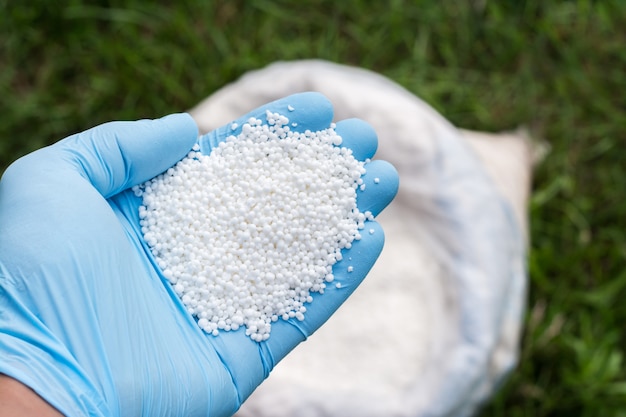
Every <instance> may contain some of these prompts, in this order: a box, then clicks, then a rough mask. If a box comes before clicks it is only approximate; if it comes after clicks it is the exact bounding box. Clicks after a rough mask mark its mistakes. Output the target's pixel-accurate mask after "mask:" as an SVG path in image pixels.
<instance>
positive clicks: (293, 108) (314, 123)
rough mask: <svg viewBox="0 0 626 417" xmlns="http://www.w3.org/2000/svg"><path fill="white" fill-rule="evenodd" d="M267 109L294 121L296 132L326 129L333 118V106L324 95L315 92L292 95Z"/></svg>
mask: <svg viewBox="0 0 626 417" xmlns="http://www.w3.org/2000/svg"><path fill="white" fill-rule="evenodd" d="M269 107H270V110H271V111H274V112H277V113H281V114H284V115H285V116H287V117H288V118H289V119H290V120H291V121H295V122H296V123H297V125H296V126H295V127H296V129H295V130H298V131H301V130H302V129H310V130H313V131H316V130H321V129H326V128H327V127H328V126H329V125H330V123H331V122H332V120H333V116H334V109H333V104H332V103H331V102H330V100H329V99H328V98H327V97H326V96H325V95H324V94H322V93H319V92H316V91H307V92H303V93H296V94H292V95H290V96H287V97H285V98H282V99H280V100H277V101H275V102H273V103H271V104H270V105H269Z"/></svg>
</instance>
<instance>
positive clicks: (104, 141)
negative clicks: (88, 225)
mask: <svg viewBox="0 0 626 417" xmlns="http://www.w3.org/2000/svg"><path fill="white" fill-rule="evenodd" d="M197 138H198V127H197V125H196V123H195V122H194V120H193V119H192V118H191V116H190V115H189V114H186V113H181V114H172V115H169V116H166V117H163V118H161V119H156V120H139V121H133V122H109V123H105V124H102V125H99V126H96V127H94V128H92V129H89V130H86V131H84V132H81V133H78V134H75V135H72V136H70V137H68V138H66V139H64V140H62V141H60V142H58V143H57V144H55V145H53V146H52V147H51V150H52V149H54V151H55V152H59V153H61V154H62V155H63V158H62V159H63V160H64V161H65V162H69V163H71V164H73V165H74V168H75V169H76V170H78V173H79V174H80V175H82V176H84V177H86V178H87V179H88V180H89V182H90V183H91V184H92V185H93V186H94V187H95V188H96V190H98V191H99V192H100V194H102V195H103V196H104V197H105V198H108V197H110V196H112V195H115V194H117V193H119V192H120V191H122V190H124V189H126V188H129V187H132V186H134V185H137V184H140V183H142V182H144V181H147V180H149V179H150V178H152V177H154V176H156V175H158V174H160V173H161V172H163V171H165V170H166V169H167V168H169V167H171V166H172V165H174V164H175V163H176V162H178V161H179V160H180V159H181V158H183V157H184V156H185V154H186V153H187V152H189V150H190V149H191V147H192V146H193V145H194V144H195V143H196V140H197ZM51 159H52V160H54V158H50V159H48V161H50V160H51Z"/></svg>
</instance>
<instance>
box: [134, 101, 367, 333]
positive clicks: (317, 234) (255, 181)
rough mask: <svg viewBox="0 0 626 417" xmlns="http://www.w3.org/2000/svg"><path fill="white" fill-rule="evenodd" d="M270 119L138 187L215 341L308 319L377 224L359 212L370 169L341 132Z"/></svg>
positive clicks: (160, 248) (165, 258) (174, 279)
mask: <svg viewBox="0 0 626 417" xmlns="http://www.w3.org/2000/svg"><path fill="white" fill-rule="evenodd" d="M266 119H267V124H264V123H263V122H262V121H261V120H259V119H255V118H251V119H249V120H248V122H247V123H246V124H244V125H243V126H242V130H241V133H240V134H239V135H237V136H230V137H228V138H227V139H226V140H225V141H224V142H222V143H220V144H219V146H217V147H216V148H214V149H213V150H212V152H211V153H210V154H209V155H203V154H201V153H200V152H198V150H199V147H198V146H196V147H195V148H194V149H193V150H192V151H191V152H190V153H189V154H188V155H187V157H185V158H184V159H183V160H181V161H180V162H179V163H178V164H176V165H175V166H174V167H172V168H170V169H169V170H167V172H165V173H163V174H161V175H160V176H158V177H156V178H154V179H152V180H150V181H148V182H146V183H144V184H142V185H141V186H137V187H135V188H134V191H135V193H136V195H138V196H141V197H143V206H141V207H140V209H139V217H140V219H141V220H140V224H141V227H142V233H143V235H144V239H145V241H146V243H147V244H148V246H149V247H150V249H151V251H152V254H153V255H154V257H155V259H156V261H157V264H158V266H159V268H160V269H161V271H163V274H164V276H165V277H166V278H167V279H168V280H169V281H170V283H171V284H172V286H173V288H174V291H175V292H176V294H178V296H179V297H180V298H181V300H182V302H183V304H184V305H185V306H186V308H187V310H188V311H189V312H190V313H191V314H193V315H194V316H195V317H196V318H197V319H198V325H199V326H200V327H201V328H202V329H203V330H204V331H205V332H207V333H212V334H213V335H217V334H218V332H219V330H225V331H229V330H237V329H239V328H240V327H242V326H245V328H246V334H247V335H249V336H250V337H251V338H252V339H253V340H255V341H262V340H267V339H268V338H269V335H270V329H271V323H272V322H275V321H277V320H278V319H283V320H288V319H290V318H295V319H297V320H303V319H304V314H305V312H306V304H307V303H310V302H312V296H311V293H315V292H318V293H323V292H324V289H325V288H326V283H329V282H332V281H333V280H334V276H333V274H332V266H333V265H334V264H335V263H336V262H337V261H339V260H341V250H342V249H344V248H350V247H351V244H352V242H353V240H355V239H356V240H358V239H360V238H361V235H360V230H361V229H363V228H364V226H365V221H366V220H370V219H371V218H372V216H371V213H369V212H365V213H361V212H360V211H359V210H358V208H357V206H356V192H357V189H358V188H359V187H361V186H362V179H361V176H362V175H363V174H364V173H365V168H364V163H363V162H360V161H357V160H356V159H355V158H354V157H353V156H352V151H351V150H350V149H348V148H345V147H340V146H338V145H340V144H341V137H340V136H339V135H337V133H336V132H335V130H334V125H333V126H331V127H330V128H328V129H325V130H321V131H318V132H311V131H309V130H307V131H305V132H304V133H297V132H293V131H291V130H290V128H289V119H288V118H287V117H285V116H284V115H280V114H277V113H270V112H267V114H266ZM231 128H233V129H236V128H237V126H236V125H235V124H233V125H232V126H231Z"/></svg>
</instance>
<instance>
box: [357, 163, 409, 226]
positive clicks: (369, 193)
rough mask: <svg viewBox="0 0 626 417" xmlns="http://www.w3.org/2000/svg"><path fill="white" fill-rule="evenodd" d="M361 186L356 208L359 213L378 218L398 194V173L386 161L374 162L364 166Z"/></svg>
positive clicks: (358, 190)
mask: <svg viewBox="0 0 626 417" xmlns="http://www.w3.org/2000/svg"><path fill="white" fill-rule="evenodd" d="M365 169H366V172H365V174H363V176H362V177H361V179H362V180H363V184H361V186H360V188H358V189H357V197H356V202H357V207H358V208H359V211H360V212H361V213H365V212H366V211H369V212H371V213H372V214H373V215H374V216H378V215H379V214H380V212H381V211H383V210H384V208H385V207H387V206H388V205H389V203H391V201H392V200H393V198H394V197H395V196H396V194H397V192H398V186H399V176H398V171H396V169H395V168H394V166H393V165H391V164H390V163H389V162H387V161H380V160H375V161H372V162H370V163H369V164H366V165H365Z"/></svg>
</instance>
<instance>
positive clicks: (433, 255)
mask: <svg viewBox="0 0 626 417" xmlns="http://www.w3.org/2000/svg"><path fill="white" fill-rule="evenodd" d="M302 91H318V92H321V93H323V94H324V95H326V96H327V97H328V98H329V99H330V100H331V101H332V103H333V104H334V106H335V120H336V121H338V120H342V119H346V118H350V117H358V118H361V119H363V120H365V121H367V122H369V123H370V124H371V125H372V126H373V127H374V128H375V129H376V131H377V133H378V135H379V149H378V152H377V155H376V157H377V158H380V159H385V160H387V161H389V162H391V163H392V164H393V165H394V166H395V167H396V168H397V169H398V172H399V174H400V189H399V192H398V196H397V198H396V199H395V200H394V202H393V203H392V204H391V205H390V206H389V207H388V208H387V209H386V210H385V211H384V212H383V213H382V214H381V215H380V216H379V217H378V221H379V222H380V223H381V224H382V226H383V228H384V230H385V236H386V243H385V248H384V250H383V253H382V255H381V257H380V258H379V260H378V262H377V264H376V265H375V266H374V268H373V269H372V271H371V273H370V274H369V276H368V277H367V278H366V279H365V281H364V283H363V284H362V285H361V286H360V287H359V288H358V289H357V290H356V292H355V293H354V295H353V296H352V297H351V298H350V299H349V300H348V301H347V302H346V303H345V304H344V305H343V306H342V307H341V308H340V309H339V311H338V312H337V313H336V314H335V315H334V316H333V317H332V318H331V319H330V320H329V321H328V322H327V323H326V324H325V325H324V326H323V327H322V328H321V329H320V330H319V331H318V332H317V333H315V334H314V335H313V336H311V337H310V339H309V340H308V341H307V342H305V343H303V344H302V345H300V346H299V347H298V348H296V350H295V351H294V352H292V353H291V354H290V355H288V356H287V358H285V359H284V360H283V361H282V362H281V363H279V364H278V365H277V367H276V368H275V370H274V371H273V372H272V374H271V375H270V377H269V378H268V380H267V381H265V382H264V383H263V384H262V385H261V387H259V388H258V389H257V391H255V392H254V393H253V394H252V396H251V397H250V398H249V399H248V401H247V402H246V403H244V405H243V407H242V409H241V410H240V411H239V413H238V416H241V417H248V416H255V417H266V416H267V417H270V416H271V417H283V416H284V417H287V416H292V417H305V416H306V417H308V416H311V417H313V416H319V417H322V416H323V417H331V416H333V417H343V416H346V415H354V416H361V417H390V416H467V415H471V414H472V413H474V412H475V411H476V410H477V407H478V406H479V405H480V404H481V403H482V402H484V401H485V400H486V399H488V398H489V396H490V395H491V394H493V392H494V389H495V388H496V387H497V386H498V384H499V383H500V382H501V381H502V379H503V378H504V377H505V376H506V374H507V373H508V372H509V371H510V370H511V369H512V368H513V367H514V366H515V364H516V360H517V357H518V344H519V338H520V328H521V323H522V313H523V309H524V301H525V288H526V271H525V248H526V243H525V236H526V201H527V197H528V188H529V179H530V171H531V155H530V149H529V145H528V141H527V140H526V138H525V137H524V136H523V135H521V134H515V133H510V134H499V135H492V134H483V133H479V132H470V131H461V130H458V129H456V128H455V127H454V126H452V125H451V124H450V123H449V122H448V121H446V120H445V119H444V118H443V117H442V116H441V115H439V114H438V113H437V112H436V111H435V110H434V109H432V108H431V107H430V106H428V105H427V104H426V103H424V102H423V101H421V100H420V99H419V98H417V97H415V96H414V95H412V94H411V93H409V92H408V91H406V90H405V89H403V88H401V87H400V86H398V85H397V84H395V83H393V82H392V81H390V80H388V79H386V78H384V77H382V76H380V75H377V74H375V73H372V72H370V71H366V70H363V69H358V68H353V67H347V66H341V65H337V64H332V63H328V62H324V61H296V62H281V63H275V64H273V65H270V66H269V67H266V68H264V69H261V70H258V71H253V72H250V73H248V74H246V75H244V76H243V77H242V78H241V79H240V80H238V81H237V82H235V83H233V84H231V85H228V86H226V87H224V88H223V89H221V90H219V91H217V92H216V93H215V94H213V95H212V96H210V97H209V98H208V99H206V100H205V101H203V102H202V103H200V104H199V105H198V106H197V107H195V108H194V109H192V111H191V114H192V116H193V117H194V118H195V119H196V121H197V122H198V124H199V126H200V129H201V131H203V132H206V131H209V130H212V129H214V128H216V127H219V126H221V125H224V124H226V123H228V122H230V121H231V120H233V119H235V118H237V117H239V116H241V115H242V114H245V113H247V112H248V111H250V110H252V109H254V108H255V107H258V106H260V105H262V104H264V103H267V102H270V101H273V100H275V99H278V98H281V97H284V96H287V95H290V94H293V93H296V92H302Z"/></svg>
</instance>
